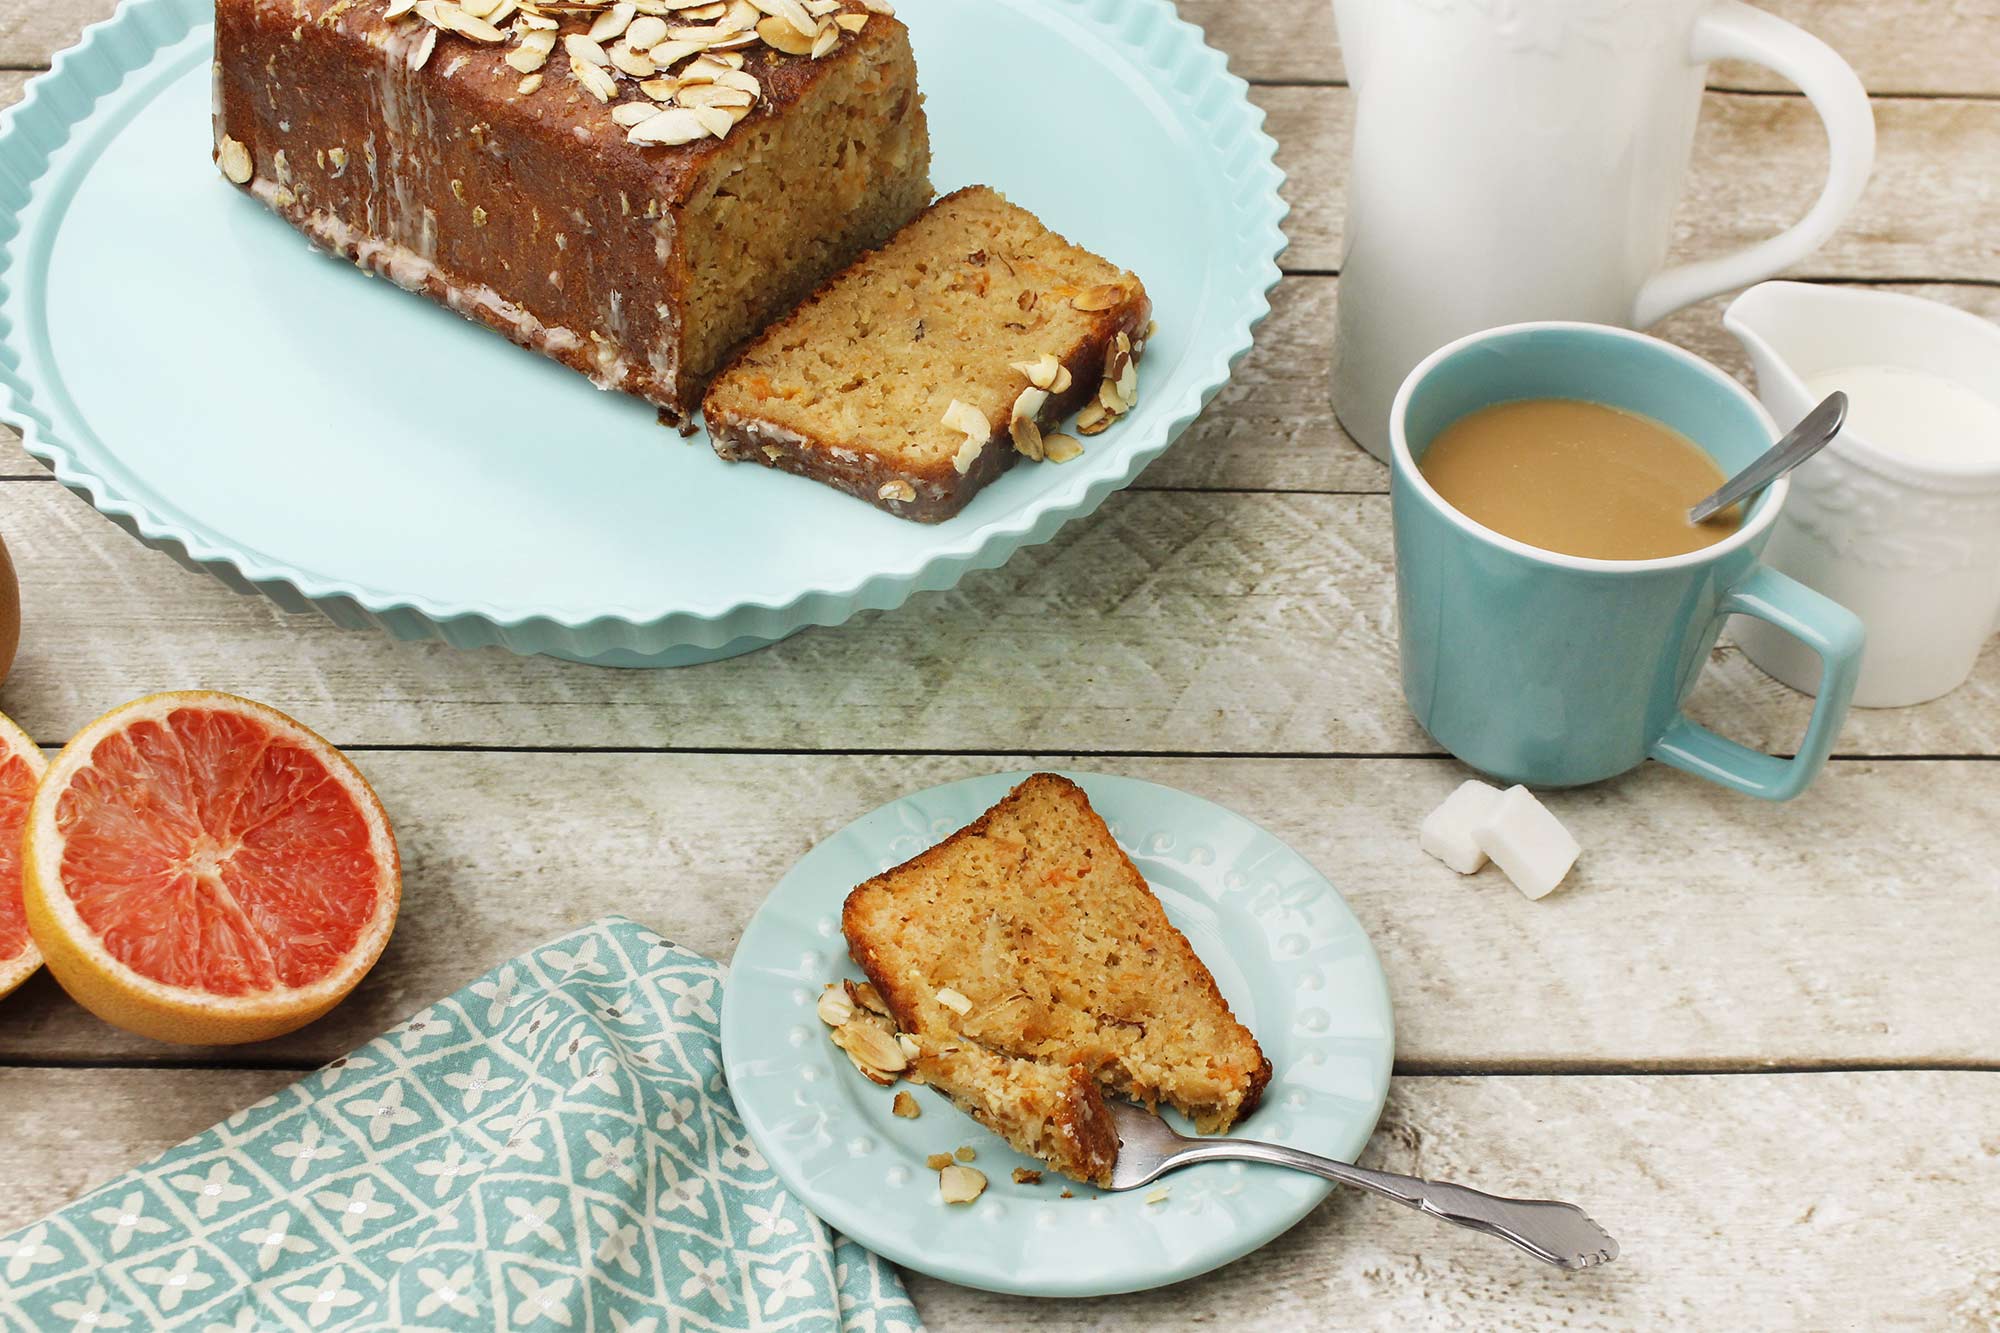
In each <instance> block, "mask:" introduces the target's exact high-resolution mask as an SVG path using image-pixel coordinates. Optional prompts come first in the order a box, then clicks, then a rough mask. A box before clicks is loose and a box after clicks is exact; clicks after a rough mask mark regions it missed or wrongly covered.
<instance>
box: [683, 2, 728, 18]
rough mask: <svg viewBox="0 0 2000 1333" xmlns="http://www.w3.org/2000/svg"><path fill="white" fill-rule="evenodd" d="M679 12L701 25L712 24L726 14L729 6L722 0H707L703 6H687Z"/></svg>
mask: <svg viewBox="0 0 2000 1333" xmlns="http://www.w3.org/2000/svg"><path fill="white" fill-rule="evenodd" d="M681 12H682V13H684V14H686V15H687V16H688V17H689V18H691V19H696V20H698V21H700V22H702V23H712V22H714V21H715V20H716V19H719V18H721V17H722V16H723V15H724V14H726V13H728V12H729V6H728V5H727V4H725V3H724V2H723V0H709V3H707V4H705V5H689V6H688V7H687V8H686V9H684V10H682V11H681Z"/></svg>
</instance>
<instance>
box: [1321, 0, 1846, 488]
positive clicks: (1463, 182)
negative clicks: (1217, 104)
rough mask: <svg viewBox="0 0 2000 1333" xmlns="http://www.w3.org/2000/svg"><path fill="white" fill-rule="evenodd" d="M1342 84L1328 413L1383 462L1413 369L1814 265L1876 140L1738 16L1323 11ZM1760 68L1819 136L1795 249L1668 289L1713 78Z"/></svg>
mask: <svg viewBox="0 0 2000 1333" xmlns="http://www.w3.org/2000/svg"><path fill="white" fill-rule="evenodd" d="M1333 8H1334V17H1335V20H1336V22H1337V24H1338V26H1339V29H1340V43H1341V53H1342V56H1343V58H1344V59H1345V61H1346V65H1347V77H1348V80H1349V82H1350V83H1351V84H1352V85H1353V88H1354V95H1355V108H1354V152H1353V158H1352V161H1351V164H1350V166H1349V169H1348V177H1347V222H1346V246H1345V255H1344V257H1343V259H1342V261H1341V270H1340V291H1339V295H1338V309H1339V333H1338V338H1337V341H1336V343H1335V347H1334V362H1335V365H1334V410H1335V412H1336V413H1337V415H1338V416H1339V418H1340V421H1341V424H1342V425H1344V426H1345V427H1346V428H1347V430H1348V433H1349V434H1351V435H1353V436H1354V438H1355V439H1357V440H1359V441H1360V442H1361V444H1362V445H1363V447H1365V448H1366V449H1367V450H1368V451H1369V452H1370V453H1372V454H1374V455H1375V456H1376V457H1377V458H1386V457H1387V454H1388V439H1389V406H1390V404H1391V402H1393V401H1394V399H1395V396H1396V390H1397V388H1398V387H1399V386H1400V385H1401V384H1402V382H1403V377H1404V376H1405V375H1407V374H1408V373H1409V371H1410V369H1411V368H1412V367H1413V366H1415V365H1416V364H1417V362H1419V361H1421V360H1422V359H1423V358H1424V357H1425V356H1427V355H1429V354H1430V352H1431V351H1432V350H1434V349H1435V348H1437V347H1439V346H1442V345H1443V344H1444V343H1447V342H1450V341H1451V340H1452V339H1454V338H1458V337H1461V336H1462V335H1464V334H1467V333H1471V332H1473V331H1475V330H1478V329H1483V328H1489V327H1492V326H1493V325H1496V324H1511V323H1517V322H1520V321H1523V320H1541V319H1573V320H1588V321H1591V322H1594V323H1600V324H1624V325H1629V326H1632V327H1635V328H1644V327H1645V326H1647V325H1649V324H1651V323H1653V322H1654V321H1655V320H1657V319H1659V318H1660V317H1661V316H1663V315H1665V314H1667V313H1669V312H1671V311H1673V310H1677V309H1679V308H1680V307H1681V306H1684V305H1687V304H1688V303H1690V302H1692V301H1699V300H1703V299H1705V298H1706V297H1710V296H1713V295H1715V294H1716V293H1717V292H1722V291H1727V290H1729V289H1730V288H1732V287H1740V286H1743V285H1745V284H1748V283H1752V282H1757V281H1760V280H1762V279H1764V278H1767V277H1769V276H1771V275H1772V274H1773V273H1776V272H1777V271H1778V270H1780V269H1782V268H1784V267H1786V266H1787V265H1789V264H1792V263H1795V262H1797V261H1798V260H1799V259H1801V258H1803V257H1805V256H1806V255H1807V254H1810V253H1811V252H1812V251H1813V250H1814V249H1816V248H1817V247H1818V246H1819V245H1820V244H1822V243H1823V242H1824V241H1825V240H1826V238H1827V237H1828V236H1829V235H1831V234H1832V232H1833V230H1834V228H1835V227H1836V226H1838V225H1839V223H1840V220H1841V218H1842V217H1843V216H1845V214H1846V213H1847V211H1848V209H1849V208H1851V207H1852V206H1853V204H1854V201H1855V199H1856V198H1857V197H1859V195H1860V194H1861V189H1862V186H1863V185H1865V184H1866V183H1867V179H1868V171H1869V168H1870V167H1871V166H1872V165H1873V163H1874V158H1875V121H1874V117H1873V116H1872V115H1871V114H1870V112H1869V109H1868V97H1867V94H1866V93H1865V92H1864V91H1863V90H1862V87H1861V82H1860V80H1859V79H1857V78H1856V77H1855V76H1854V72H1853V71H1852V70H1851V69H1849V68H1848V67H1847V65H1846V64H1845V63H1844V62H1843V61H1842V60H1841V59H1840V57H1839V56H1837V55H1835V54H1834V53H1833V51H1832V50H1831V49H1830V48H1828V47H1827V46H1826V44H1825V43H1823V42H1821V41H1820V40H1819V39H1818V38H1816V37H1813V36H1811V35H1810V34H1808V33H1806V32H1804V31H1802V30H1800V29H1798V28H1795V27H1793V26H1792V25H1791V24H1789V23H1786V22H1784V21H1782V20H1780V19H1776V18H1773V17H1772V16H1771V15H1769V14H1766V13H1764V12H1763V11H1762V10H1758V9H1753V8H1751V7H1750V6H1748V5H1745V4H1741V3H1738V0H1333ZM1723 57H1736V58H1741V59H1745V60H1752V61H1755V62H1757V63H1758V64H1761V65H1767V66H1769V67H1770V68H1771V69H1773V70H1776V71H1777V72H1778V73H1779V74H1781V75H1783V76H1784V77H1785V78H1787V79H1789V80H1790V81H1791V82H1793V83H1795V84H1797V85H1798V87H1799V88H1800V89H1801V90H1802V91H1803V92H1804V93H1805V94H1806V96H1807V97H1809V98H1810V99H1811V100H1812V104H1813V106H1814V107H1815V108H1816V109H1817V110H1818V112H1819V114H1820V117H1821V119H1823V120H1824V121H1825V122H1826V131H1827V141H1828V145H1829V148H1830V155H1831V166H1830V170H1829V171H1828V174H1827V181H1826V188H1825V189H1824V191H1822V192H1821V194H1820V197H1819V201H1818V202H1817V203H1815V204H1814V205H1813V206H1812V208H1811V210H1810V211H1809V212H1807V213H1806V215H1805V217H1803V218H1801V219H1800V220H1799V222H1798V223H1797V224H1795V225H1794V226H1793V227H1792V228H1791V229H1790V230H1788V231H1785V232H1782V233H1780V234H1779V235H1777V236H1774V237H1772V238H1771V239H1769V240H1767V241H1763V242H1761V243H1759V244H1757V245H1753V246H1750V247H1749V248H1747V249H1745V250H1741V251H1739V252H1737V253H1735V254H1732V255H1726V256H1723V257H1721V258H1717V259H1707V260H1701V261H1699V262H1696V263H1691V264H1682V265H1679V266H1678V267H1674V268H1665V267H1664V264H1665V259H1666V253H1667V244H1668V242H1669V240H1670V239H1671V238H1672V223H1673V212H1674V205H1675V203H1676V202H1677V201H1678V200H1679V198H1680V193H1681V180H1682V177H1683V175H1684V174H1685V171H1686V168H1687V162H1688V154H1689V149H1690V147H1691V146H1692V144H1693V142H1694V127H1695V119H1696V117H1697V116H1698V115H1699V113H1700V110H1701V90H1702V85H1703V84H1704V83H1705V82H1706V76H1707V67H1708V62H1709V61H1711V60H1715V59H1719V58H1723Z"/></svg>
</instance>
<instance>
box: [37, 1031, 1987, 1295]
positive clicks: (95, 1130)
mask: <svg viewBox="0 0 2000 1333" xmlns="http://www.w3.org/2000/svg"><path fill="white" fill-rule="evenodd" d="M291 1077H292V1075H289V1074H285V1073H278V1072H272V1071H228V1070H216V1071H211V1070H116V1069H98V1070H9V1071H7V1074H6V1076H5V1077H4V1078H0V1121H4V1123H6V1124H8V1125H9V1126H11V1127H13V1128H12V1129H11V1131H10V1133H8V1134H7V1135H6V1136H4V1137H0V1172H4V1176H5V1179H6V1180H7V1182H8V1189H7V1190H6V1191H4V1193H0V1230H5V1229H7V1228H9V1227H12V1226H14V1225H16V1224H20V1223H25V1222H28V1221H31V1220H33V1219H34V1218H36V1217H38V1216H40V1215H42V1214H43V1213H45V1212H47V1211H48V1210H49V1209H52V1208H55V1207H58V1206H60V1205H61V1204H62V1203H64V1202H66V1201H67V1200H69V1199H70V1198H73V1197H74V1196H75V1195H76V1194H78V1193H79V1192H81V1191H82V1190H83V1189H85V1188H87V1187H89V1186H91V1185H93V1184H96V1183H98V1182H100V1181H103V1180H106V1179H109V1178H111V1177H113V1176H115V1175H116V1174H117V1173H118V1172H119V1171H121V1170H123V1169H125V1168H126V1167H129V1166H132V1165H135V1164H137V1163H138V1162H139V1161H141V1160H143V1159H145V1158H146V1157H148V1156H151V1155H152V1154H154V1153H156V1152H158V1151H160V1150H162V1149H165V1148H168V1147H171V1146H172V1145H173V1144H174V1143H176V1142H178V1141H179V1140H181V1139H182V1138H184V1137H186V1136H188V1135H190V1134H194V1133H197V1132H199V1131H201V1130H203V1129H205V1128H207V1127H208V1125H209V1124H211V1123H212V1122H214V1121H215V1120H217V1119H219V1118H220V1117H221V1116H223V1115H224V1114H226V1113H227V1112H229V1111H230V1110H232V1109H234V1108H236V1107H239V1106H245V1105H248V1104H249V1103H250V1102H252V1101H254V1100H256V1099H257V1098H259V1097H261V1096H264V1095H265V1094H267V1093H269V1092H272V1091H274V1090H275V1089H276V1088H277V1087H279V1086H281V1085H283V1084H284V1083H286V1082H288V1081H289V1080H290V1079H291ZM63 1105H67V1106H88V1107H90V1108H91V1115H90V1116H89V1118H88V1119H87V1120H82V1119H79V1118H77V1117H72V1116H65V1115H51V1114H49V1113H48V1112H49V1108H50V1107H52V1106H63ZM1696 1127H1698V1132H1691V1130H1692V1129H1695V1128H1696ZM1362 1160H1363V1162H1364V1163H1366V1164H1368V1165H1371V1166H1380V1167H1384V1168H1387V1169H1389V1170H1392V1171H1401V1172H1415V1173H1421V1174H1424V1175H1428V1176H1432V1177H1437V1178H1444V1179H1454V1180H1460V1181H1463V1182H1464V1183H1466V1184H1470V1185H1476V1186H1482V1187H1484V1188H1486V1189H1488V1190H1492V1191H1496V1192H1501V1193H1513V1194H1529V1195H1533V1194H1540V1195H1557V1196H1559V1197H1563V1198H1567V1199H1571V1200H1574V1201H1577V1202H1579V1203H1581V1204H1582V1205H1583V1206H1584V1207H1585V1208H1586V1209H1587V1210H1588V1211H1589V1212H1590V1213H1591V1215H1592V1216H1594V1217H1595V1218H1597V1219H1598V1220H1599V1221H1600V1222H1602V1223H1603V1224H1604V1225H1605V1226H1606V1227H1607V1228H1608V1229H1609V1230H1610V1231H1611V1232H1612V1233H1613V1234H1614V1235H1616V1236H1617V1237H1618V1239H1619V1242H1620V1244H1621V1245H1622V1246H1623V1249H1624V1254H1623V1256H1622V1257H1621V1258H1620V1259H1619V1260H1618V1261H1617V1262H1615V1263H1613V1264H1611V1265H1609V1266H1608V1267H1605V1268H1602V1269H1597V1270H1594V1271H1592V1272H1589V1273H1582V1274H1563V1273H1558V1272H1556V1271H1554V1270H1552V1269H1548V1268H1544V1267H1542V1266H1541V1265H1539V1264H1536V1263H1534V1262H1533V1261H1531V1260H1529V1259H1527V1258H1525V1257H1523V1256H1521V1255H1519V1254H1517V1253H1516V1252H1515V1251H1513V1250H1511V1249H1509V1248H1508V1247H1507V1246H1505V1245H1503V1244H1501V1243H1500V1242H1498V1241H1494V1240H1490V1239H1487V1238H1485V1237H1481V1236H1476V1235H1473V1234H1471V1233H1469V1232H1465V1231H1460V1230H1457V1229H1455V1228H1452V1227H1447V1226H1443V1225H1441V1224H1439V1223H1436V1222H1432V1221H1429V1220H1427V1219H1425V1218H1423V1217H1420V1216H1418V1215H1416V1214H1413V1213H1409V1212H1406V1211H1405V1210H1403V1209H1401V1208H1397V1207H1394V1206H1393V1205H1390V1204H1388V1203H1384V1202H1382V1201H1380V1200H1377V1199H1371V1198H1368V1197H1365V1196H1362V1195H1359V1194H1356V1193H1354V1192H1352V1191H1346V1190H1336V1191H1335V1192H1334V1193H1333V1194H1332V1195H1331V1196H1330V1197H1329V1198H1328V1199H1327V1201H1326V1202H1325V1203H1324V1204H1322V1205H1321V1206H1320V1207H1319V1208H1318V1209H1317V1210H1315V1211H1314V1212H1313V1213H1311V1214H1310V1215H1309V1216H1308V1217H1307V1218H1306V1220H1305V1221H1303V1222H1301V1223H1300V1224H1299V1225H1298V1226H1297V1227H1295V1228H1294V1229H1293V1230H1292V1231H1290V1232H1289V1233H1287V1234H1286V1235H1284V1236H1282V1237H1280V1238H1279V1239H1278V1240H1276V1241H1274V1242H1273V1243H1272V1244H1270V1245H1268V1246H1266V1247H1265V1248H1264V1249H1262V1250H1259V1251H1257V1252H1256V1253H1255V1254H1252V1255H1250V1256H1248V1257H1247V1258H1245V1259H1242V1260H1240V1261H1239V1262H1237V1263H1235V1264H1232V1265H1231V1266H1229V1267H1228V1268H1224V1269H1221V1270H1220V1271H1218V1272H1215V1273H1212V1274H1209V1275H1207V1276H1205V1277H1203V1278H1201V1279H1199V1280H1198V1281H1193V1282H1183V1283H1180V1284H1178V1285H1176V1286H1172V1287H1167V1288H1163V1289H1161V1290H1158V1291H1152V1292H1143V1293H1140V1294H1137V1295H1132V1296H1119V1297H1110V1298H1106V1299H1102V1300H1094V1301H1031V1300H1023V1299H1017V1298H1011V1297H1005V1296H994V1295H991V1294H987V1293H983V1292H976V1291H970V1290H967V1289H965V1288H961V1287H953V1286H950V1285H948V1284H946V1283H942V1282H937V1281H934V1280H932V1279H929V1278H922V1277H914V1278H912V1279H911V1283H910V1286H911V1294H912V1295H913V1296H914V1297H915V1298H916V1301H917V1305H918V1308H919V1310H920V1312H921V1313H922V1314H923V1316H924V1319H925V1322H926V1323H927V1324H928V1325H929V1326H930V1327H931V1328H932V1329H934V1330H939V1331H940V1333H950V1331H951V1330H958V1329H967V1330H970V1329H994V1328H1005V1329H1015V1328H1026V1327H1034V1328H1038V1329H1051V1330H1065V1331H1067V1330H1076V1331H1077V1333H1084V1331H1085V1330H1098V1329H1116V1330H1140V1329H1146V1330H1154V1329H1192V1328H1208V1327H1220V1328H1249V1327H1255V1328H1260V1329H1293V1328H1297V1329H1304V1328H1335V1327H1337V1328H1342V1329H1396V1330H1402V1329H1413V1328H1435V1329H1467V1328H1478V1329H1530V1328H1532V1329H1547V1328H1555V1327H1560V1328H1564V1329H1570V1330H1612V1329H1621V1330H1622V1329H1663V1328H1676V1329H1682V1328H1684V1329H1703V1328H1706V1329H1735V1328H1795V1329H1870V1330H1877V1329H1880V1330H1923V1331H1924V1333H1979V1331H1980V1330H1989V1329H1991V1328H1993V1327H1994V1326H1995V1324H1996V1323H2000V1242H1996V1240H1995V1237H1996V1235H2000V1205H1996V1202H1995V1201H1996V1199H2000V1074H1990V1073H1935V1072H1931V1073H1906V1072H1896V1073H1830V1074H1768V1075H1743V1076H1720V1077H1717V1076H1708V1077H1699V1076H1697V1077H1676V1078H1632V1077H1616V1076H1612V1077H1591V1078H1484V1079H1467V1078H1400V1079H1397V1080H1396V1082H1395V1084H1394V1085H1393V1087H1392V1088H1391V1091H1390V1097H1389V1105H1388V1107H1387V1110H1386V1111H1385V1113H1384V1116H1383V1121H1382V1126H1381V1128H1380V1129H1379V1130H1378V1131H1377V1133H1376V1135H1375V1138H1374V1141H1373V1142H1372V1143H1371V1144H1370V1145H1369V1148H1368V1151H1367V1152H1366V1153H1365V1154H1364V1156H1363V1158H1362ZM1779 1182H1782V1183H1779ZM1162 1206H1163V1207H1167V1208H1172V1207H1174V1206H1175V1205H1174V1203H1173V1202H1172V1201H1171V1200H1170V1201H1169V1202H1168V1203H1166V1204H1164V1205H1162Z"/></svg>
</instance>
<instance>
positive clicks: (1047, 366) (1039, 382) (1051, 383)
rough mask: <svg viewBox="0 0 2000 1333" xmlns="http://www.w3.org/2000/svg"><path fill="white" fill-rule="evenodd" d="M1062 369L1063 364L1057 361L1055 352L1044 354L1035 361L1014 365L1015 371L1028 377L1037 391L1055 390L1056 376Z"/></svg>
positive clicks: (1019, 362) (1018, 362) (1017, 362)
mask: <svg viewBox="0 0 2000 1333" xmlns="http://www.w3.org/2000/svg"><path fill="white" fill-rule="evenodd" d="M1062 368H1063V364H1062V362H1060V361H1058V360H1056V357H1055V354H1054V353H1053V352H1043V353H1042V355H1041V357H1040V359H1038V360H1035V361H1016V362H1015V363H1014V369H1016V370H1018V371H1020V372H1021V373H1022V374H1023V375H1026V376H1027V377H1028V383H1030V384H1032V385H1034V386H1035V387H1036V388H1037V389H1053V388H1055V384H1056V374H1057V372H1059V371H1060V370H1061V369H1062Z"/></svg>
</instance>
